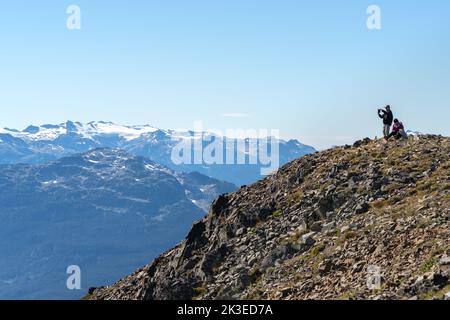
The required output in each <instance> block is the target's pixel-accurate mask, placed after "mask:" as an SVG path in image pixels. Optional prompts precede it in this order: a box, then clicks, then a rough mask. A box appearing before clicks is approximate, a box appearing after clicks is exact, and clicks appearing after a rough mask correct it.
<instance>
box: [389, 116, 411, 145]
mask: <svg viewBox="0 0 450 320" xmlns="http://www.w3.org/2000/svg"><path fill="white" fill-rule="evenodd" d="M391 137H395V139H397V140H398V139H401V138H407V137H408V135H407V134H406V132H405V127H404V126H403V123H401V122H400V121H398V119H395V120H394V126H393V127H392V132H391V133H390V134H389V135H388V137H387V139H389V138H391Z"/></svg>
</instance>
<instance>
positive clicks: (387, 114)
mask: <svg viewBox="0 0 450 320" xmlns="http://www.w3.org/2000/svg"><path fill="white" fill-rule="evenodd" d="M378 116H379V117H380V118H381V119H383V135H384V138H385V139H387V138H388V136H389V132H390V131H391V125H392V120H393V119H394V115H393V114H392V111H391V106H390V105H387V106H386V110H383V109H378Z"/></svg>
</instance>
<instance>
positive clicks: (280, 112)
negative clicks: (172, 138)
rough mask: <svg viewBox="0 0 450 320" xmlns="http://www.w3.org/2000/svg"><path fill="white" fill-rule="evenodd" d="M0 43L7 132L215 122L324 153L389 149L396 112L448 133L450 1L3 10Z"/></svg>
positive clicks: (181, 0) (190, 1)
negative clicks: (378, 19)
mask: <svg viewBox="0 0 450 320" xmlns="http://www.w3.org/2000/svg"><path fill="white" fill-rule="evenodd" d="M70 4H77V5H79V6H80V8H81V14H82V16H81V23H82V29H81V30H79V31H69V30H67V29H66V19H67V14H66V12H65V11H66V8H67V6H68V5H70ZM371 4H377V5H379V6H380V8H381V10H382V29H381V30H380V31H369V30H368V29H367V28H366V19H367V14H366V9H367V7H368V6H369V5H371ZM0 40H1V50H0V110H1V112H2V113H1V117H0V127H5V126H6V127H12V128H20V129H22V128H23V127H25V126H26V125H28V124H31V123H33V124H42V123H59V122H63V121H65V120H67V119H71V120H78V121H91V120H107V121H114V122H118V123H123V124H145V123H148V124H152V125H154V126H157V127H161V128H190V127H192V126H193V122H194V120H203V122H204V123H205V126H206V127H207V128H218V129H225V128H269V129H270V128H278V129H280V130H281V134H282V136H283V137H286V138H291V137H292V138H299V139H300V140H301V141H302V142H306V143H309V144H312V145H314V146H316V147H319V148H324V147H327V146H331V145H335V144H342V143H348V142H352V141H353V140H354V139H356V138H360V137H365V136H370V137H373V136H375V135H377V134H378V135H380V131H381V129H380V121H379V120H378V119H377V118H376V108H377V107H381V106H384V105H385V104H388V103H389V104H391V105H392V106H393V108H394V111H395V112H396V115H397V116H398V117H399V118H400V119H401V120H403V121H404V123H405V124H406V126H407V127H409V128H411V129H415V130H419V131H423V132H435V133H442V134H445V135H449V133H450V129H449V120H450V59H449V57H450V2H449V1H448V0H431V1H417V0H411V1H384V0H374V1H362V0H352V1H349V0H338V1H336V0H333V1H331V0H329V1H323V0H318V1H300V0H292V1H287V0H277V1H275V0H272V1H268V0H202V1H198V0H178V1H175V0H164V1H163V0H158V1H156V0H149V1H138V0H128V1H119V0H115V1H102V0H96V1H92V0H90V1H84V0H73V1H56V0H54V1H50V0H39V1H29V0H27V1H24V0H15V1H8V2H6V1H2V3H1V4H0ZM224 114H245V115H247V116H246V117H241V118H239V117H230V116H228V117H225V116H223V115H224Z"/></svg>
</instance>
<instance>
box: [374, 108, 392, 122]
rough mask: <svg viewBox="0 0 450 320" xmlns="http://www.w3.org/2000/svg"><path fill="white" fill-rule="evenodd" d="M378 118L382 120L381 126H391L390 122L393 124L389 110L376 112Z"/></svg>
mask: <svg viewBox="0 0 450 320" xmlns="http://www.w3.org/2000/svg"><path fill="white" fill-rule="evenodd" d="M378 116H379V117H380V118H381V119H383V124H388V125H392V122H394V115H393V114H392V111H391V110H389V111H386V110H380V112H378Z"/></svg>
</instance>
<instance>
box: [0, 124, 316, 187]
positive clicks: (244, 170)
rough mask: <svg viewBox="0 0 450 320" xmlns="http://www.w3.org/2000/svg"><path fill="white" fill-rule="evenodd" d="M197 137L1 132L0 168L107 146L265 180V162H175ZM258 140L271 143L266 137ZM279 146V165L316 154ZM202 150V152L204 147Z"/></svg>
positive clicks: (128, 130) (154, 132) (33, 129)
mask: <svg viewBox="0 0 450 320" xmlns="http://www.w3.org/2000/svg"><path fill="white" fill-rule="evenodd" d="M198 134H199V133H197V132H192V131H178V130H162V129H158V128H155V127H152V126H149V125H139V126H124V125H118V124H115V123H112V122H103V121H97V122H89V123H80V122H72V121H67V122H66V123H62V124H59V125H53V124H46V125H41V126H29V127H27V128H26V129H24V130H21V131H19V130H15V129H8V128H4V129H0V164H14V163H28V164H38V163H45V162H48V161H51V160H56V159H58V158H61V157H64V156H68V155H72V154H76V153H80V152H87V151H89V150H92V149H95V148H101V147H107V148H118V149H122V150H125V151H127V152H129V153H131V154H133V155H139V156H145V157H148V158H150V159H152V160H154V161H155V162H157V163H160V164H163V165H165V166H167V167H169V168H172V169H174V170H177V171H187V172H195V171H197V172H200V173H203V174H205V175H208V176H210V177H213V178H217V179H220V180H226V181H230V182H232V183H235V184H237V185H242V184H249V183H253V182H255V181H257V180H259V179H260V178H261V177H262V176H261V168H262V167H263V165H262V164H260V163H258V164H248V165H235V164H227V165H222V164H217V165H216V164H213V165H207V164H205V163H201V164H174V162H173V161H172V158H171V154H172V150H173V148H174V147H175V146H176V145H177V144H178V143H179V142H180V140H181V139H187V138H192V137H195V136H198ZM201 134H202V135H203V136H204V137H207V138H208V139H210V141H212V139H217V138H220V139H224V141H227V140H229V139H230V138H228V137H222V136H218V135H216V134H214V133H209V132H202V133H201ZM206 140H207V139H206ZM236 141H239V139H236ZM241 141H242V140H241ZM258 141H259V143H266V144H267V140H266V139H259V140H258ZM276 142H277V143H278V145H279V162H280V165H283V164H285V163H287V162H289V161H291V160H293V159H296V158H299V157H301V156H304V155H306V154H309V153H313V152H315V151H316V150H315V149H314V148H312V147H310V146H307V145H304V144H302V143H300V142H299V141H297V140H290V141H284V140H276ZM237 143H239V142H237ZM229 145H230V144H226V146H225V148H228V147H229ZM233 146H234V144H233ZM197 147H198V146H197ZM200 147H201V148H203V147H204V145H201V146H200ZM225 152H226V150H225V151H224V153H225ZM232 152H234V156H235V158H238V157H240V156H244V157H246V156H248V154H246V153H248V151H244V150H239V149H238V148H236V149H235V150H233V151H232ZM242 153H244V155H242Z"/></svg>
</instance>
